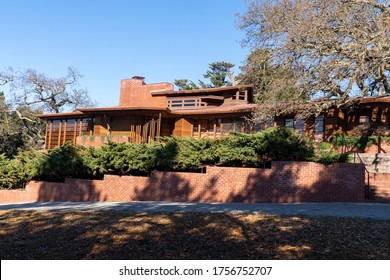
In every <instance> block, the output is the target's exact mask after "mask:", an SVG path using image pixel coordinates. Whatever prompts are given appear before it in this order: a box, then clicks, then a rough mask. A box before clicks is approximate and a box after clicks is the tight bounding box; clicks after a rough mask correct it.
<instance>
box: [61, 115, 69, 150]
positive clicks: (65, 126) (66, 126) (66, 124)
mask: <svg viewBox="0 0 390 280" xmlns="http://www.w3.org/2000/svg"><path fill="white" fill-rule="evenodd" d="M67 129H68V120H65V125H64V140H63V141H62V145H64V144H65V141H66V130H67Z"/></svg>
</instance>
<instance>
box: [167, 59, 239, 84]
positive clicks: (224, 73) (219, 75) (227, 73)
mask: <svg viewBox="0 0 390 280" xmlns="http://www.w3.org/2000/svg"><path fill="white" fill-rule="evenodd" d="M233 67H234V64H232V63H230V62H225V61H216V62H212V63H210V64H209V70H207V71H206V73H205V74H204V75H203V77H204V78H207V79H209V80H210V83H209V84H207V83H206V82H203V81H201V80H198V83H199V85H197V84H196V83H194V82H193V81H190V80H188V79H176V80H175V81H174V84H175V86H177V87H178V88H179V90H192V89H199V88H217V87H223V86H231V85H232V83H233V85H235V83H236V82H235V78H234V76H233V71H232V70H231V68H233ZM227 78H229V79H230V80H231V82H230V81H229V80H227Z"/></svg>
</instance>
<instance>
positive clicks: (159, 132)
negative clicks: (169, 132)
mask: <svg viewBox="0 0 390 280" xmlns="http://www.w3.org/2000/svg"><path fill="white" fill-rule="evenodd" d="M160 136H161V113H159V114H158V122H157V141H158V142H160Z"/></svg>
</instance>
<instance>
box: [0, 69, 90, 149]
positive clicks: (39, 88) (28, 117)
mask: <svg viewBox="0 0 390 280" xmlns="http://www.w3.org/2000/svg"><path fill="white" fill-rule="evenodd" d="M81 77H82V76H81V75H80V74H79V73H78V71H77V70H76V69H74V68H72V67H69V68H68V71H67V74H66V75H65V76H64V77H61V78H52V77H49V76H48V75H46V74H43V73H39V72H38V71H37V70H35V69H26V70H23V71H14V70H13V69H12V68H8V69H6V70H4V71H2V72H0V86H3V89H6V90H7V91H5V93H4V92H2V94H1V95H0V133H2V139H1V141H0V153H2V152H7V155H8V156H12V155H13V154H15V151H16V149H17V148H23V147H35V148H37V147H39V146H41V145H42V144H43V139H44V133H45V126H44V124H43V122H42V121H41V120H39V119H38V118H36V117H35V115H36V114H39V113H59V112H64V111H73V110H74V109H76V108H77V107H93V106H94V102H93V101H92V100H91V99H90V97H89V96H88V92H87V90H86V89H82V88H80V87H79V81H80V79H81Z"/></svg>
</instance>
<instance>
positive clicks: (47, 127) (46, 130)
mask: <svg viewBox="0 0 390 280" xmlns="http://www.w3.org/2000/svg"><path fill="white" fill-rule="evenodd" d="M47 123H48V121H46V127H45V149H47V139H48V133H49V131H48V129H49V125H48V124H47Z"/></svg>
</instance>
